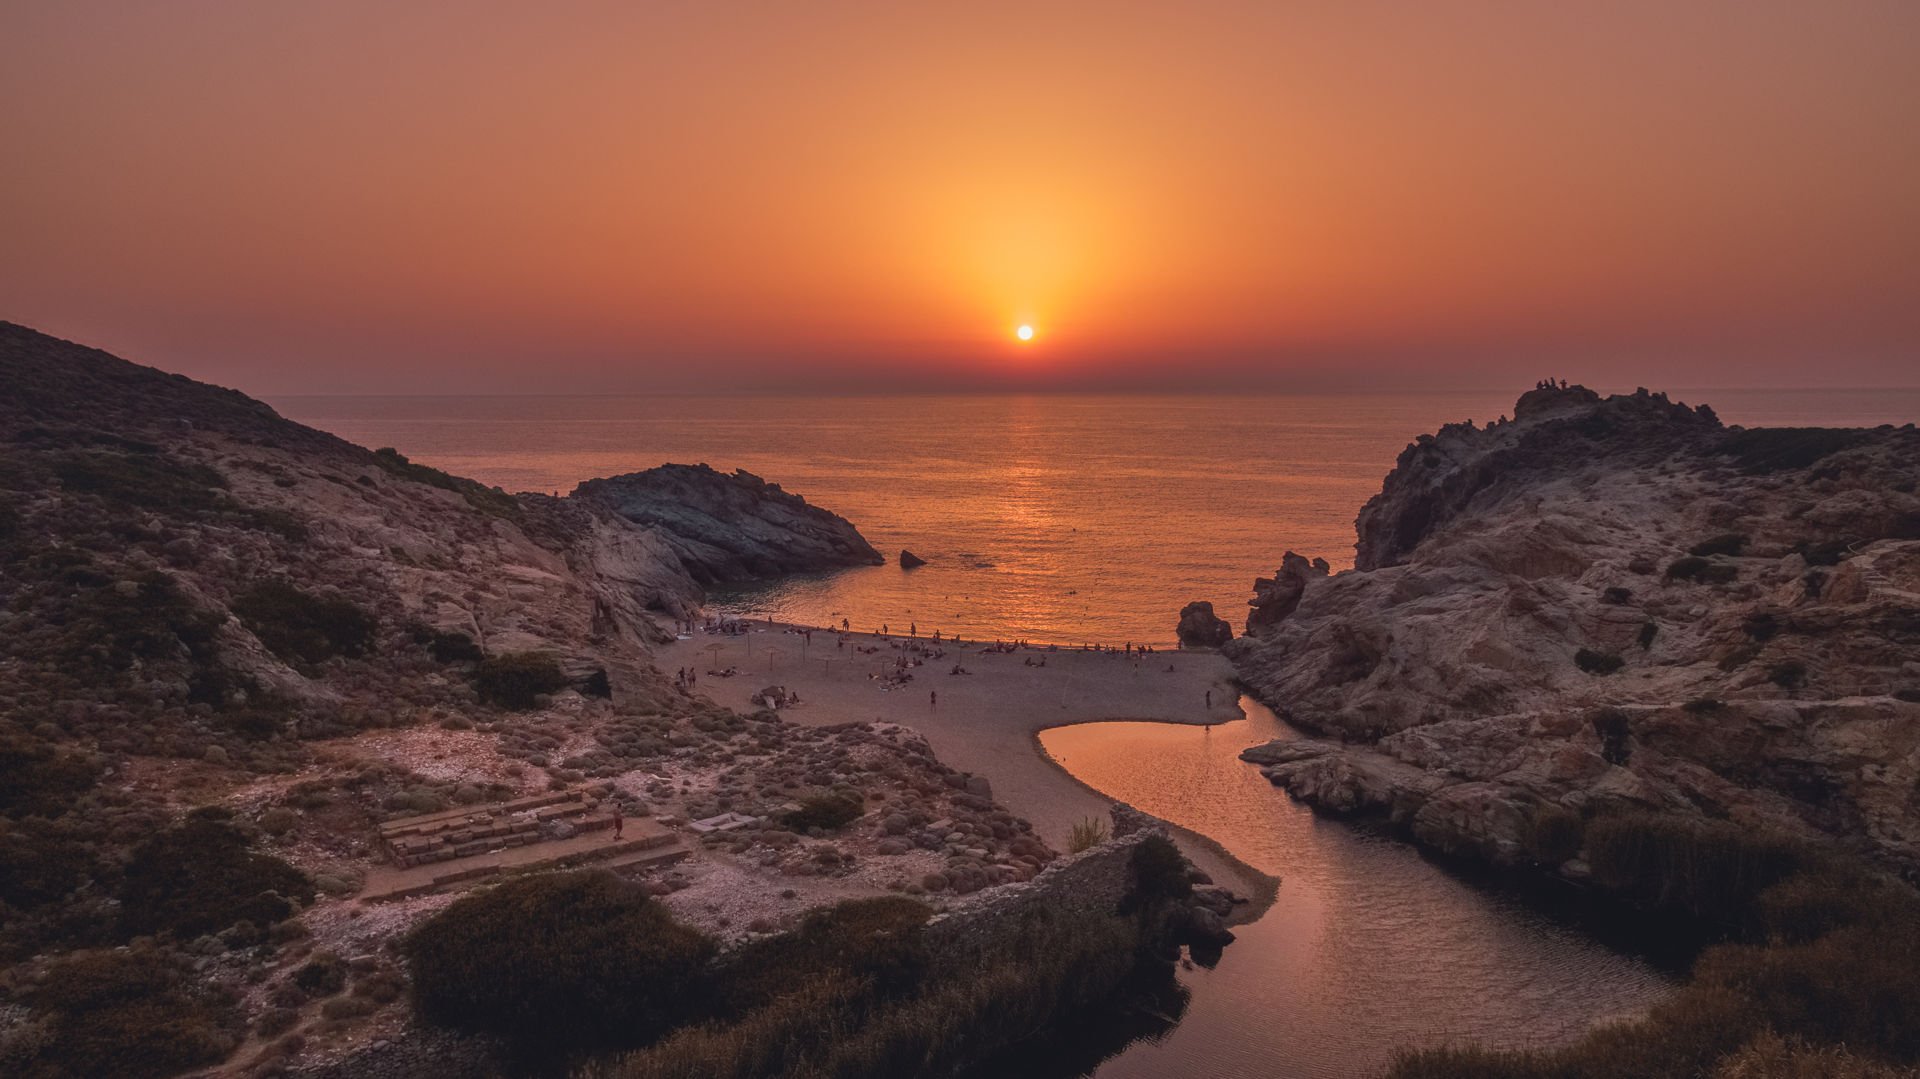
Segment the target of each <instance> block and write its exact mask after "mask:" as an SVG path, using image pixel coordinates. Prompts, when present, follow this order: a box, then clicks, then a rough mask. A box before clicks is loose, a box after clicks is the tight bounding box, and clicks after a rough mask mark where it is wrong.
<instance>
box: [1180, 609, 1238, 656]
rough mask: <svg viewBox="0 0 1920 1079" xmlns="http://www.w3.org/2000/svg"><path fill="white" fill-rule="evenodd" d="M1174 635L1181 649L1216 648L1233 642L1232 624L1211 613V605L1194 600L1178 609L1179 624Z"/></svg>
mask: <svg viewBox="0 0 1920 1079" xmlns="http://www.w3.org/2000/svg"><path fill="white" fill-rule="evenodd" d="M1174 633H1175V634H1176V635H1178V636H1179V638H1180V647H1182V648H1218V647H1220V646H1221V645H1223V644H1226V643H1227V642H1228V641H1230V640H1233V624H1232V623H1230V622H1228V621H1227V620H1226V619H1224V618H1222V617H1220V616H1219V615H1217V614H1214V613H1213V604H1211V603H1208V602H1207V601H1206V600H1203V599H1200V600H1194V601H1193V602H1192V603H1189V604H1187V605H1186V606H1185V607H1182V608H1180V624H1179V625H1178V626H1177V627H1175V629H1174Z"/></svg>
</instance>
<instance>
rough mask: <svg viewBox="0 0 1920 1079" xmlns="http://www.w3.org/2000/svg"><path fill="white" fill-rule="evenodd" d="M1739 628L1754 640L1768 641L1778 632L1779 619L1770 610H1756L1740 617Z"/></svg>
mask: <svg viewBox="0 0 1920 1079" xmlns="http://www.w3.org/2000/svg"><path fill="white" fill-rule="evenodd" d="M1740 629H1741V630H1742V631H1743V632H1745V633H1746V635H1747V636H1749V637H1751V638H1753V639H1754V640H1756V641H1762V642H1765V641H1770V640H1772V639H1773V638H1774V637H1775V636H1776V635H1777V634H1778V633H1779V632H1780V619H1779V618H1778V617H1777V616H1775V615H1774V614H1773V613H1772V612H1771V611H1757V612H1755V613H1753V614H1750V615H1748V616H1746V617H1745V618H1743V619H1741V621H1740Z"/></svg>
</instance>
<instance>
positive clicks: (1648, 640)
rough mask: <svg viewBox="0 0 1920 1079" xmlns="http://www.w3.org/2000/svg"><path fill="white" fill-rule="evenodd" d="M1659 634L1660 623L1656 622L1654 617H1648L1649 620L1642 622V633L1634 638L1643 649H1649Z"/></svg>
mask: <svg viewBox="0 0 1920 1079" xmlns="http://www.w3.org/2000/svg"><path fill="white" fill-rule="evenodd" d="M1659 635H1660V623H1658V622H1655V621H1653V620H1652V619H1648V620H1647V621H1645V622H1642V623H1640V633H1639V635H1638V636H1636V637H1635V638H1634V640H1636V641H1638V642H1639V643H1640V647H1641V648H1642V649H1647V648H1652V647H1653V639H1654V638H1655V637H1658V636H1659Z"/></svg>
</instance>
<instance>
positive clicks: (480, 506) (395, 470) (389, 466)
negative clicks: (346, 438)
mask: <svg viewBox="0 0 1920 1079" xmlns="http://www.w3.org/2000/svg"><path fill="white" fill-rule="evenodd" d="M373 463H374V464H376V465H379V466H380V467H381V468H382V469H383V470H385V471H386V472H388V473H391V474H392V475H395V476H398V477H400V478H401V479H406V480H412V481H413V482H415V483H424V484H426V485H428V486H429V487H438V488H440V489H441V490H443V491H452V492H453V493H454V494H457V495H459V496H460V497H461V498H464V499H466V501H467V505H469V506H472V507H473V508H474V509H477V510H479V511H480V512H482V513H490V514H492V515H494V516H496V517H515V516H518V515H519V513H520V503H519V502H518V501H516V500H515V499H514V497H513V496H512V495H510V494H507V493H506V492H505V491H502V490H500V489H499V488H497V487H487V486H483V485H481V484H479V483H476V482H474V481H473V480H469V479H462V478H460V477H459V476H452V475H448V474H447V473H445V472H442V471H440V470H439V469H437V468H429V467H428V466H426V465H420V464H415V463H413V462H412V461H409V460H407V458H406V456H405V455H404V454H402V453H401V452H400V451H399V450H396V449H394V448H393V447H392V446H383V447H381V448H380V449H377V450H374V451H373Z"/></svg>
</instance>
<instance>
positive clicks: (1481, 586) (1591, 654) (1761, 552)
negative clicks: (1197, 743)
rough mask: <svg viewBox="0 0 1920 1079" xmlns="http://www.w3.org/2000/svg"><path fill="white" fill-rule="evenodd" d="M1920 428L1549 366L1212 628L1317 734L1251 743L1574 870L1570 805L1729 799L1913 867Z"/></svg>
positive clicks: (1395, 816) (1290, 784)
mask: <svg viewBox="0 0 1920 1079" xmlns="http://www.w3.org/2000/svg"><path fill="white" fill-rule="evenodd" d="M1917 480H1920V433H1916V432H1915V430H1914V428H1913V427H1912V425H1908V426H1905V427H1900V428H1893V427H1881V428H1877V429H1872V430H1838V429H1815V428H1756V429H1750V430H1747V429H1741V428H1737V427H1736V428H1728V427H1725V426H1723V425H1722V424H1721V422H1720V421H1719V419H1718V418H1717V417H1716V416H1715V415H1714V413H1713V412H1712V410H1711V409H1709V408H1707V407H1706V406H1700V407H1695V408H1690V407H1687V406H1685V405H1681V404H1678V403H1675V402H1673V401H1670V400H1669V399H1668V398H1667V397H1666V396H1665V395H1663V394H1658V393H1649V392H1647V391H1646V390H1640V391H1638V392H1636V393H1633V394H1624V395H1616V396H1612V397H1604V398H1603V397H1601V396H1600V395H1599V394H1597V393H1594V392H1592V391H1590V390H1587V389H1585V388H1582V387H1579V386H1571V387H1564V388H1562V387H1558V386H1548V385H1544V384H1543V385H1542V386H1541V387H1539V388H1536V389H1535V390H1533V391H1531V392H1529V393H1527V394H1526V395H1525V396H1523V397H1521V398H1520V399H1519V402H1518V404H1517V406H1516V408H1515V411H1514V415H1513V418H1512V419H1505V418H1502V419H1501V420H1500V421H1498V422H1495V423H1492V424H1489V425H1487V426H1484V427H1479V426H1475V425H1473V424H1471V423H1465V424H1452V425H1448V426H1446V427H1444V428H1442V429H1441V430H1440V431H1439V432H1437V433H1435V434H1431V435H1422V436H1420V438H1419V439H1417V440H1416V441H1415V442H1414V443H1413V444H1411V445H1409V446H1408V447H1407V448H1406V450H1405V451H1404V452H1403V453H1402V454H1401V455H1400V458H1399V460H1398V461H1397V462H1396V464H1395V466H1394V468H1393V470H1392V472H1391V473H1390V474H1389V475H1388V476H1387V478H1386V480H1385V483H1384V486H1383V488H1382V490H1381V492H1380V494H1378V495H1376V496H1375V497H1374V498H1373V499H1372V500H1370V501H1369V502H1368V503H1367V504H1366V506H1365V507H1364V508H1362V509H1361V511H1360V514H1359V519H1358V522H1357V532H1358V543H1357V545H1356V557H1355V564H1354V568H1353V569H1351V570H1349V571H1345V572H1341V573H1333V574H1330V573H1329V572H1328V568H1327V565H1326V563H1325V562H1321V561H1318V560H1314V561H1311V562H1310V561H1309V560H1308V559H1307V558H1304V557H1302V556H1300V555H1296V554H1294V553H1292V552H1288V554H1287V555H1286V558H1285V560H1284V563H1283V565H1282V566H1281V568H1280V570H1279V572H1278V573H1277V574H1276V575H1275V577H1274V578H1271V579H1263V580H1261V581H1259V582H1257V583H1256V585H1255V595H1254V598H1253V599H1252V601H1251V610H1250V613H1249V616H1248V619H1247V627H1246V628H1247V634H1246V636H1244V637H1242V638H1240V639H1238V640H1236V641H1234V642H1233V643H1231V644H1230V645H1228V646H1227V647H1226V652H1227V654H1228V655H1229V656H1230V657H1231V658H1232V660H1233V661H1234V663H1235V666H1236V668H1237V670H1238V671H1239V674H1240V677H1241V678H1242V679H1243V680H1244V682H1245V683H1246V684H1247V685H1248V686H1249V687H1250V688H1251V689H1252V691H1253V692H1254V693H1255V694H1257V695H1258V696H1259V697H1260V698H1261V699H1262V700H1263V701H1265V702H1267V703H1269V704H1270V705H1272V706H1273V707H1275V708H1276V710H1278V711H1280V712H1281V713H1282V714H1283V715H1284V716H1286V717H1287V718H1288V719H1289V720H1290V721H1291V722H1293V723H1294V724H1296V725H1297V726H1300V727H1302V728H1305V729H1306V730H1308V731H1310V732H1313V733H1316V734H1317V735H1319V736H1320V737H1319V740H1309V741H1295V742H1288V743H1273V744H1271V745H1268V746H1264V747H1256V748H1254V749H1251V750H1248V751H1247V753H1246V754H1245V756H1246V759H1248V760H1250V761H1254V762H1256V763H1258V764H1260V765H1261V766H1262V767H1263V768H1264V769H1265V771H1266V774H1267V775H1268V776H1269V777H1270V778H1271V779H1272V780H1273V781H1274V782H1275V783H1276V784H1279V785H1281V786H1283V787H1285V788H1286V789H1287V790H1288V791H1289V792H1290V793H1292V794H1293V795H1294V796H1295V797H1297V798H1300V799H1301V800H1303V801H1305V802H1308V803H1310V804H1312V805H1313V806H1315V807H1317V808H1320V809H1323V810H1326V811H1328V812H1332V813H1339V814H1372V815H1379V816H1381V817H1384V818H1385V819H1387V820H1389V821H1391V822H1393V823H1394V824H1396V825H1399V826H1401V827H1403V828H1404V829H1405V830H1406V831H1407V832H1408V834H1410V835H1411V836H1412V837H1413V838H1414V839H1415V840H1416V841H1418V842H1419V843H1421V844H1423V845H1425V846H1427V847H1430V848H1432V849H1434V850H1436V851H1439V852H1444V853H1446V854H1449V855H1457V856H1462V857H1467V858H1471V859H1475V860H1482V861H1486V862H1490V863H1494V864H1498V865H1507V866H1516V865H1539V866H1543V867H1545V868H1547V869H1549V870H1550V871H1552V872H1556V873H1559V874H1562V875H1565V876H1568V877H1572V878H1576V879H1581V878H1584V876H1585V875H1586V873H1587V872H1588V869H1589V867H1588V865H1587V863H1586V861H1585V860H1584V859H1583V858H1582V857H1581V853H1582V851H1581V842H1580V835H1579V824H1580V822H1582V821H1584V820H1589V819H1592V818H1593V817H1595V816H1596V815H1606V814H1617V813H1628V812H1645V813H1658V814H1665V815H1677V816H1679V817H1682V818H1694V819H1699V820H1711V821H1728V822H1732V823H1734V824H1736V825H1740V826H1742V827H1747V828H1764V829H1767V830H1770V831H1779V832H1781V833H1784V834H1787V835H1791V836H1797V837H1801V838H1804V839H1807V840H1817V841H1819V842H1821V843H1828V844H1838V845H1840V846H1842V847H1844V848H1845V849H1848V850H1850V851H1853V852H1855V853H1857V854H1859V855H1861V856H1863V857H1866V858H1868V859H1870V860H1872V861H1874V862H1875V863H1877V864H1880V865H1884V866H1886V867H1888V868H1891V869H1894V870H1897V871H1898V872H1901V873H1903V874H1909V875H1910V874H1913V873H1914V872H1915V871H1916V870H1917V869H1920V813H1916V811H1915V803H1914V791H1915V790H1916V783H1920V661H1917V660H1916V656H1920V494H1916V481H1917Z"/></svg>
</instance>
